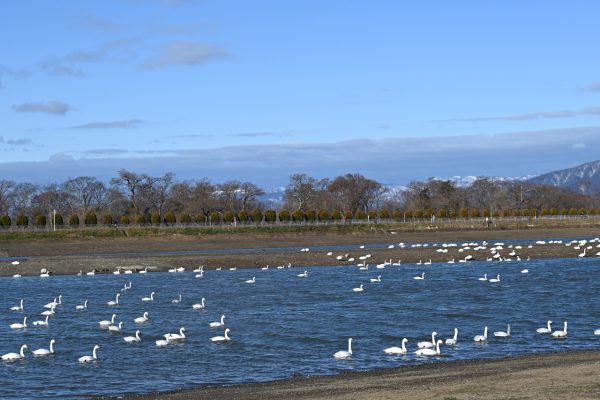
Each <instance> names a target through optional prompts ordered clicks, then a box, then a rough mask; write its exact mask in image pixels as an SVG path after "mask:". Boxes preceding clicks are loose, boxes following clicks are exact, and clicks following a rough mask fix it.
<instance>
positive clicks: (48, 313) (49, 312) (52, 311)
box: [40, 307, 56, 316]
mask: <svg viewBox="0 0 600 400" xmlns="http://www.w3.org/2000/svg"><path fill="white" fill-rule="evenodd" d="M54 309H55V307H52V308H51V309H49V310H46V311H42V312H41V313H40V315H44V316H48V315H54V314H56V313H55V312H54Z"/></svg>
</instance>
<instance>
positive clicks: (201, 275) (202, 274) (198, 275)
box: [194, 271, 204, 278]
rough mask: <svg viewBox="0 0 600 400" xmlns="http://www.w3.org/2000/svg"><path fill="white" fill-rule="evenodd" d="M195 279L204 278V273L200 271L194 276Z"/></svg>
mask: <svg viewBox="0 0 600 400" xmlns="http://www.w3.org/2000/svg"><path fill="white" fill-rule="evenodd" d="M194 277H195V278H204V271H200V273H199V274H196V275H194Z"/></svg>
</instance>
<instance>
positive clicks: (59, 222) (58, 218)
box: [54, 213, 64, 226]
mask: <svg viewBox="0 0 600 400" xmlns="http://www.w3.org/2000/svg"><path fill="white" fill-rule="evenodd" d="M54 224H55V225H56V226H63V224H64V221H63V217H62V214H60V213H56V214H54Z"/></svg>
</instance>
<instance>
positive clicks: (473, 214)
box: [470, 208, 479, 218]
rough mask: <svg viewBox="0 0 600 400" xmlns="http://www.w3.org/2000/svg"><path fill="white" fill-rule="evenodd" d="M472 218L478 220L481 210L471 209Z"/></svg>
mask: <svg viewBox="0 0 600 400" xmlns="http://www.w3.org/2000/svg"><path fill="white" fill-rule="evenodd" d="M470 215H471V218H477V217H479V210H478V209H476V208H471V214H470Z"/></svg>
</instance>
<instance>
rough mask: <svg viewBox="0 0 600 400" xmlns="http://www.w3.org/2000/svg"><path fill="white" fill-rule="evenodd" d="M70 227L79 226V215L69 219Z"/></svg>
mask: <svg viewBox="0 0 600 400" xmlns="http://www.w3.org/2000/svg"><path fill="white" fill-rule="evenodd" d="M69 225H70V226H71V227H72V228H77V227H78V226H79V215H77V214H73V215H71V216H70V217H69Z"/></svg>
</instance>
